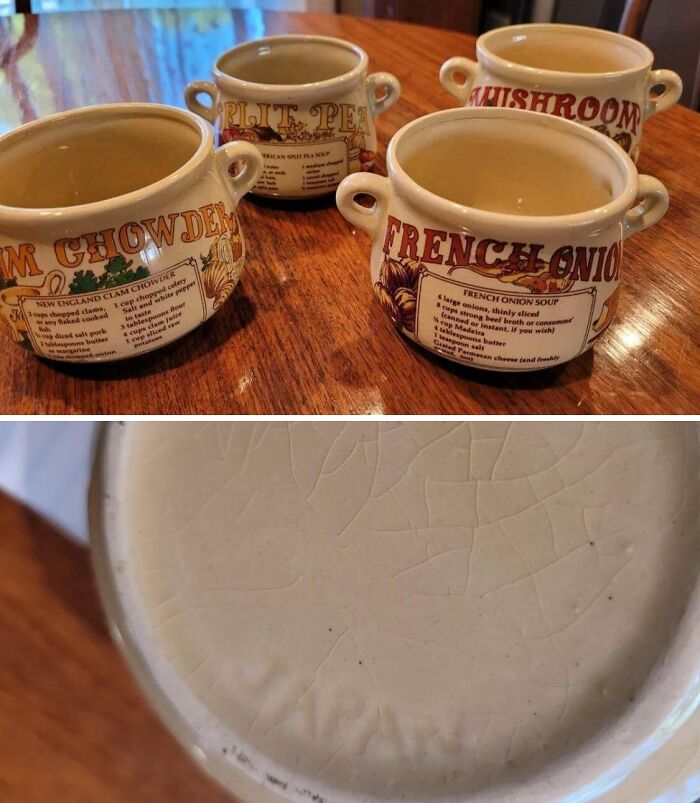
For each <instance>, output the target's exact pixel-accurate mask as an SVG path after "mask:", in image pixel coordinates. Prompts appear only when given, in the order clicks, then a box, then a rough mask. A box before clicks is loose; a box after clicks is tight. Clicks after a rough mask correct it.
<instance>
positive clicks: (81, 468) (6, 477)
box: [0, 421, 99, 800]
mask: <svg viewBox="0 0 700 803" xmlns="http://www.w3.org/2000/svg"><path fill="white" fill-rule="evenodd" d="M98 426H99V424H96V423H95V422H92V421H85V422H80V421H69V422H62V421H17V422H9V421H0V492H2V491H4V492H5V493H7V494H9V495H10V496H13V497H14V498H15V499H18V500H19V501H21V502H24V503H25V504H26V505H27V506H28V507H30V508H31V509H33V510H35V511H36V512H37V513H40V514H41V515H42V516H43V517H44V518H45V519H47V520H48V521H49V522H51V524H53V525H54V526H55V527H57V528H58V529H59V530H61V531H62V532H63V534H64V535H66V536H68V537H69V538H71V539H72V540H75V541H80V542H81V543H87V513H86V498H85V496H86V492H87V487H88V481H89V476H90V460H91V451H92V439H93V436H94V434H95V432H96V430H97V427H98ZM1 791H2V790H1V789H0V792H1ZM0 800H2V795H1V794H0Z"/></svg>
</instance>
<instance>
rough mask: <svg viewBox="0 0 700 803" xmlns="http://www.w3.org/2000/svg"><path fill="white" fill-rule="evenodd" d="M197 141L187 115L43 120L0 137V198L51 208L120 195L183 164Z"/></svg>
mask: <svg viewBox="0 0 700 803" xmlns="http://www.w3.org/2000/svg"><path fill="white" fill-rule="evenodd" d="M200 142H201V135H200V133H199V130H198V129H197V128H196V127H195V126H194V125H192V124H189V123H188V122H187V121H185V120H181V119H179V118H176V117H171V116H169V115H163V116H157V115H154V114H152V113H147V112H138V111H133V110H123V109H122V110H119V111H117V110H114V109H112V110H110V109H107V110H99V109H96V110H95V111H94V112H88V113H80V114H77V115H72V116H68V117H64V118H60V119H54V120H47V121H43V122H40V123H39V124H37V125H33V126H30V127H29V128H26V129H18V130H17V131H14V132H12V134H10V135H8V136H7V137H5V138H3V140H2V141H1V142H0V204H1V205H4V206H10V207H19V208H32V209H36V208H42V209H53V208H59V207H61V208H62V207H71V206H79V205H82V204H89V203H93V202H96V201H104V200H107V199H110V198H115V197H118V196H120V195H126V194H127V193H130V192H134V191H135V190H140V189H142V188H144V187H147V186H148V185H150V184H154V183H155V182H157V181H159V180H160V179H163V178H165V177H166V176H168V175H170V174H171V173H173V172H174V171H175V170H177V169H178V168H180V167H182V166H183V165H184V164H186V163H187V162H188V161H189V160H190V159H191V158H192V156H194V154H195V152H196V151H197V148H198V147H199V145H200Z"/></svg>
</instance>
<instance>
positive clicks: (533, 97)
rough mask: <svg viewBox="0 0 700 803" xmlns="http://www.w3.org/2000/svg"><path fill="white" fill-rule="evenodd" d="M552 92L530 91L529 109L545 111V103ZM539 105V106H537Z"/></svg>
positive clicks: (547, 102) (546, 103)
mask: <svg viewBox="0 0 700 803" xmlns="http://www.w3.org/2000/svg"><path fill="white" fill-rule="evenodd" d="M553 94H554V93H553V92H532V93H530V111H531V112H543V113H544V114H546V113H547V105H548V104H549V101H550V98H551V97H552V95H553ZM538 106H540V107H541V108H538Z"/></svg>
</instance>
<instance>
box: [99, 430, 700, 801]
mask: <svg viewBox="0 0 700 803" xmlns="http://www.w3.org/2000/svg"><path fill="white" fill-rule="evenodd" d="M649 418H652V417H649ZM137 423H142V422H137ZM229 423H231V422H229ZM233 423H237V422H233ZM686 423H689V422H686ZM690 423H695V426H694V429H693V433H694V437H695V439H696V440H697V441H698V444H699V448H700V423H699V422H690ZM130 424H131V422H125V421H107V422H101V423H100V425H99V431H98V432H97V433H96V435H95V438H94V447H93V460H92V469H91V480H90V485H89V490H88V525H89V544H90V553H91V562H92V567H93V570H94V573H95V577H96V580H97V588H98V592H99V596H100V600H101V602H102V606H103V613H104V615H105V618H106V621H107V624H108V627H109V631H110V635H111V636H112V638H113V640H114V642H115V643H116V645H117V647H118V649H119V651H120V652H121V654H122V656H123V658H124V659H125V661H126V664H127V665H128V667H129V669H130V670H131V672H132V675H133V676H134V678H135V679H136V681H137V683H138V686H139V687H140V689H141V691H142V693H143V694H144V697H145V699H146V702H147V703H148V704H150V705H151V706H152V708H153V709H154V710H155V711H156V713H157V714H158V716H159V717H160V718H161V720H162V722H163V723H164V725H165V726H166V728H167V729H168V731H169V732H170V733H171V734H172V735H173V736H174V737H175V739H176V740H177V741H178V742H179V743H180V745H181V746H182V747H183V748H184V749H185V751H186V752H187V753H188V754H189V755H190V757H191V758H193V759H194V761H195V763H197V764H198V765H199V766H200V768H201V769H203V771H204V772H205V773H206V774H207V775H209V776H210V777H211V778H213V779H214V780H215V781H216V782H217V783H218V784H219V785H221V786H222V787H223V788H224V789H225V790H226V791H228V792H229V793H231V794H233V795H234V796H236V797H237V798H238V799H239V800H243V801H245V803H289V802H290V801H291V800H294V799H295V798H292V797H291V796H287V795H284V794H282V793H281V792H280V791H278V790H279V786H278V784H277V783H275V781H276V779H272V781H271V782H270V784H269V785H268V784H267V782H265V781H260V780H258V779H256V778H253V777H252V776H250V775H249V774H247V773H246V772H244V771H243V769H242V767H239V766H236V765H234V764H233V763H232V762H231V761H229V760H228V759H224V758H222V756H221V755H220V754H219V753H218V752H216V751H210V750H207V749H206V748H205V747H204V746H203V745H202V744H201V742H200V741H199V740H198V738H197V733H196V731H195V729H194V728H193V727H192V726H191V725H190V724H189V723H188V722H187V721H186V720H185V719H184V718H183V717H182V716H181V715H180V713H179V711H178V710H177V708H176V706H175V704H174V703H173V702H172V701H171V699H170V698H169V697H168V696H167V694H166V693H165V691H164V690H163V689H162V688H161V686H160V685H159V683H158V681H157V679H156V677H155V674H154V673H153V670H152V669H151V667H150V666H149V663H148V660H147V658H146V657H145V654H144V652H143V650H142V649H141V647H140V646H139V644H138V642H137V637H136V636H135V634H134V632H133V631H132V629H131V628H130V626H129V623H128V616H127V614H126V611H125V609H124V606H123V605H122V601H121V598H120V594H119V591H118V588H117V583H116V573H115V571H114V570H113V569H112V568H111V567H110V561H109V547H108V536H107V532H106V528H107V519H108V518H109V516H110V514H109V512H108V510H107V508H108V506H109V505H110V504H111V501H112V499H113V497H112V496H111V494H110V493H109V491H108V487H109V486H108V482H109V478H110V474H109V471H110V464H111V463H112V462H114V461H115V460H116V458H117V457H123V455H120V454H119V453H118V452H117V453H116V454H115V453H114V450H115V449H118V447H120V446H121V447H122V448H123V446H124V443H123V441H122V443H121V444H120V443H119V442H118V441H119V437H120V430H122V435H123V431H125V430H126V429H127V428H128V426H129V425H130ZM695 479H696V480H698V479H700V477H695ZM697 610H700V578H699V580H698V583H697V584H696V586H695V587H694V588H693V589H692V591H691V592H690V595H689V603H688V606H687V609H686V611H685V612H684V614H683V616H682V618H681V620H680V622H679V624H678V628H679V630H681V629H682V630H683V637H684V638H683V639H679V637H675V638H674V639H673V641H672V643H671V646H670V649H669V651H668V652H667V653H666V654H665V656H664V658H663V661H661V664H662V666H661V667H660V668H659V667H655V668H654V670H653V671H652V676H650V678H649V680H648V681H647V685H648V684H649V682H650V681H652V679H653V680H654V682H655V683H656V685H658V683H659V678H658V675H659V674H660V673H665V674H666V675H669V674H670V675H679V676H680V678H682V677H684V673H681V672H680V669H679V667H678V662H677V661H675V660H673V658H674V653H675V652H678V649H679V644H678V642H679V640H680V641H683V649H685V650H686V651H687V650H690V649H692V651H693V653H694V654H700V627H695V626H693V621H692V620H693V614H694V612H695V611H697ZM689 644H690V647H689ZM681 688H682V689H683V692H682V693H681V694H680V695H676V696H674V697H672V698H669V695H668V694H665V695H664V694H663V692H664V691H665V687H664V689H662V690H661V692H662V694H661V697H662V700H663V703H664V704H665V715H664V716H663V717H662V719H661V721H658V717H657V716H654V717H652V718H651V719H652V720H653V721H654V723H655V727H653V728H652V730H651V731H650V732H649V731H647V732H646V733H638V732H637V729H635V727H634V722H633V721H632V722H631V720H633V718H636V719H637V720H639V719H641V720H642V721H644V714H645V713H646V712H642V715H641V716H640V715H639V708H640V707H642V705H644V703H645V702H646V703H647V704H648V700H649V697H650V690H649V689H647V690H646V693H645V695H644V700H643V701H640V703H639V705H638V706H637V707H633V708H632V709H631V710H628V711H627V712H625V713H624V714H622V715H621V716H620V717H619V719H618V720H617V721H616V722H614V723H613V725H612V726H611V728H610V729H609V730H608V731H606V732H605V733H604V734H599V735H597V736H595V737H593V739H591V740H590V741H589V742H587V743H584V744H583V745H581V746H580V747H579V748H578V752H579V753H580V754H581V756H580V757H579V758H578V759H575V760H574V761H572V762H571V763H570V765H568V766H562V764H561V761H559V762H558V763H555V764H554V765H552V771H551V772H550V773H549V775H548V777H547V778H544V777H541V776H538V777H536V778H535V779H534V780H533V781H525V782H523V783H521V784H519V785H518V786H517V787H511V786H508V787H507V789H508V800H509V801H511V803H589V801H591V802H592V801H596V800H603V799H604V800H605V802H606V803H628V801H629V797H627V795H626V792H625V782H627V781H628V780H629V779H630V778H633V777H634V774H635V773H636V772H637V771H639V770H640V768H641V767H642V766H643V764H644V762H645V761H646V760H647V759H648V758H650V757H652V756H656V757H657V758H659V757H661V758H662V759H663V757H664V751H665V750H667V748H668V743H669V741H670V740H671V738H672V737H674V736H676V735H677V734H679V733H681V732H683V733H684V734H685V733H688V732H689V731H690V730H691V729H692V730H693V732H694V733H695V734H696V736H697V742H698V744H700V670H697V669H696V671H695V672H694V673H693V680H692V683H690V684H681ZM652 691H653V690H652ZM652 696H653V697H656V696H657V695H652ZM647 707H648V706H647ZM686 726H687V727H686ZM682 729H684V730H682ZM611 741H612V742H613V743H616V746H617V752H622V753H623V757H622V759H621V760H619V761H616V760H614V758H613V759H611V754H612V753H614V752H616V751H615V750H610V749H609V747H610V743H611ZM669 752H670V751H669ZM589 754H592V755H589ZM666 755H668V753H666ZM581 758H582V759H583V760H581ZM591 758H593V761H591ZM596 759H597V762H599V763H601V764H605V765H606V766H605V767H602V768H600V771H598V770H594V772H593V777H591V767H592V766H593V767H595V766H596V763H597V762H596ZM606 759H607V761H606ZM671 760H672V759H671ZM690 769H692V768H689V770H690ZM585 771H587V775H588V777H585ZM562 776H564V779H563V780H564V782H563V783H562ZM268 777H269V776H268ZM306 791H308V792H309V794H310V795H311V791H310V790H306ZM688 794H689V797H688V798H687V800H686V799H679V803H693V801H694V800H695V795H694V794H693V792H692V790H690V791H689V793H688ZM502 795H503V787H502V786H497V787H494V788H491V789H489V788H487V789H485V790H482V791H479V792H477V793H476V794H475V795H474V797H473V798H469V800H470V801H473V803H497V801H498V803H500V801H501V800H502V799H503V797H502ZM324 799H325V800H326V801H327V803H333V799H332V798H329V797H325V798H324ZM357 800H358V802H359V803H376V801H378V800H379V799H378V798H375V797H369V796H363V795H358V796H357ZM388 800H389V799H387V801H388ZM405 800H406V801H410V800H411V799H409V798H405ZM458 800H460V801H464V799H463V798H459V799H458V798H455V797H452V798H448V797H443V798H439V799H438V803H457V801H458ZM465 803H466V801H465Z"/></svg>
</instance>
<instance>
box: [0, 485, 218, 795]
mask: <svg viewBox="0 0 700 803" xmlns="http://www.w3.org/2000/svg"><path fill="white" fill-rule="evenodd" d="M0 532H1V533H2V553H3V581H2V583H0V649H1V650H2V658H1V659H0V734H2V737H1V738H0V742H1V743H2V751H1V753H0V800H2V801H3V803H48V801H60V803H125V801H129V803H163V801H168V803H230V801H231V798H230V797H229V796H228V795H227V794H226V793H225V792H224V791H223V790H221V789H220V788H219V787H218V785H216V784H215V783H214V782H213V781H211V780H210V779H208V778H207V777H205V776H204V775H203V774H202V773H201V771H200V770H199V769H198V768H197V767H196V766H195V764H194V763H193V762H192V761H191V760H190V759H189V758H188V757H187V756H186V755H185V753H184V752H183V751H182V750H181V748H180V747H179V746H178V745H177V743H176V742H175V740H174V739H173V738H172V737H171V736H170V735H169V734H168V733H167V732H166V730H165V728H164V727H163V726H162V725H161V723H160V721H159V720H158V719H157V718H156V716H155V714H153V713H152V712H151V710H150V709H149V707H148V706H147V704H146V702H145V700H144V699H143V697H142V696H141V694H140V692H139V690H138V689H137V688H136V685H135V683H134V681H133V680H132V678H131V675H130V674H129V672H128V670H127V668H126V665H125V664H124V662H123V661H122V659H121V656H120V655H119V653H118V651H117V649H116V647H115V646H114V645H113V643H112V641H111V639H110V637H109V633H108V632H107V628H106V625H105V623H104V620H103V617H102V612H101V608H100V603H99V600H98V597H97V590H96V588H95V584H94V581H93V576H92V571H91V566H90V559H89V555H88V551H87V549H86V548H84V547H81V546H79V545H77V544H75V543H74V542H72V541H69V540H68V539H66V538H65V536H63V535H62V533H60V532H59V531H57V530H56V529H55V528H54V527H52V526H51V525H50V524H48V523H47V522H45V521H44V520H43V519H41V518H40V517H38V516H37V515H35V514H34V513H33V512H31V511H29V510H28V509H27V508H25V507H24V506H22V505H21V504H20V503H18V502H15V501H14V500H12V499H10V498H9V497H7V496H5V495H3V494H0Z"/></svg>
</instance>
